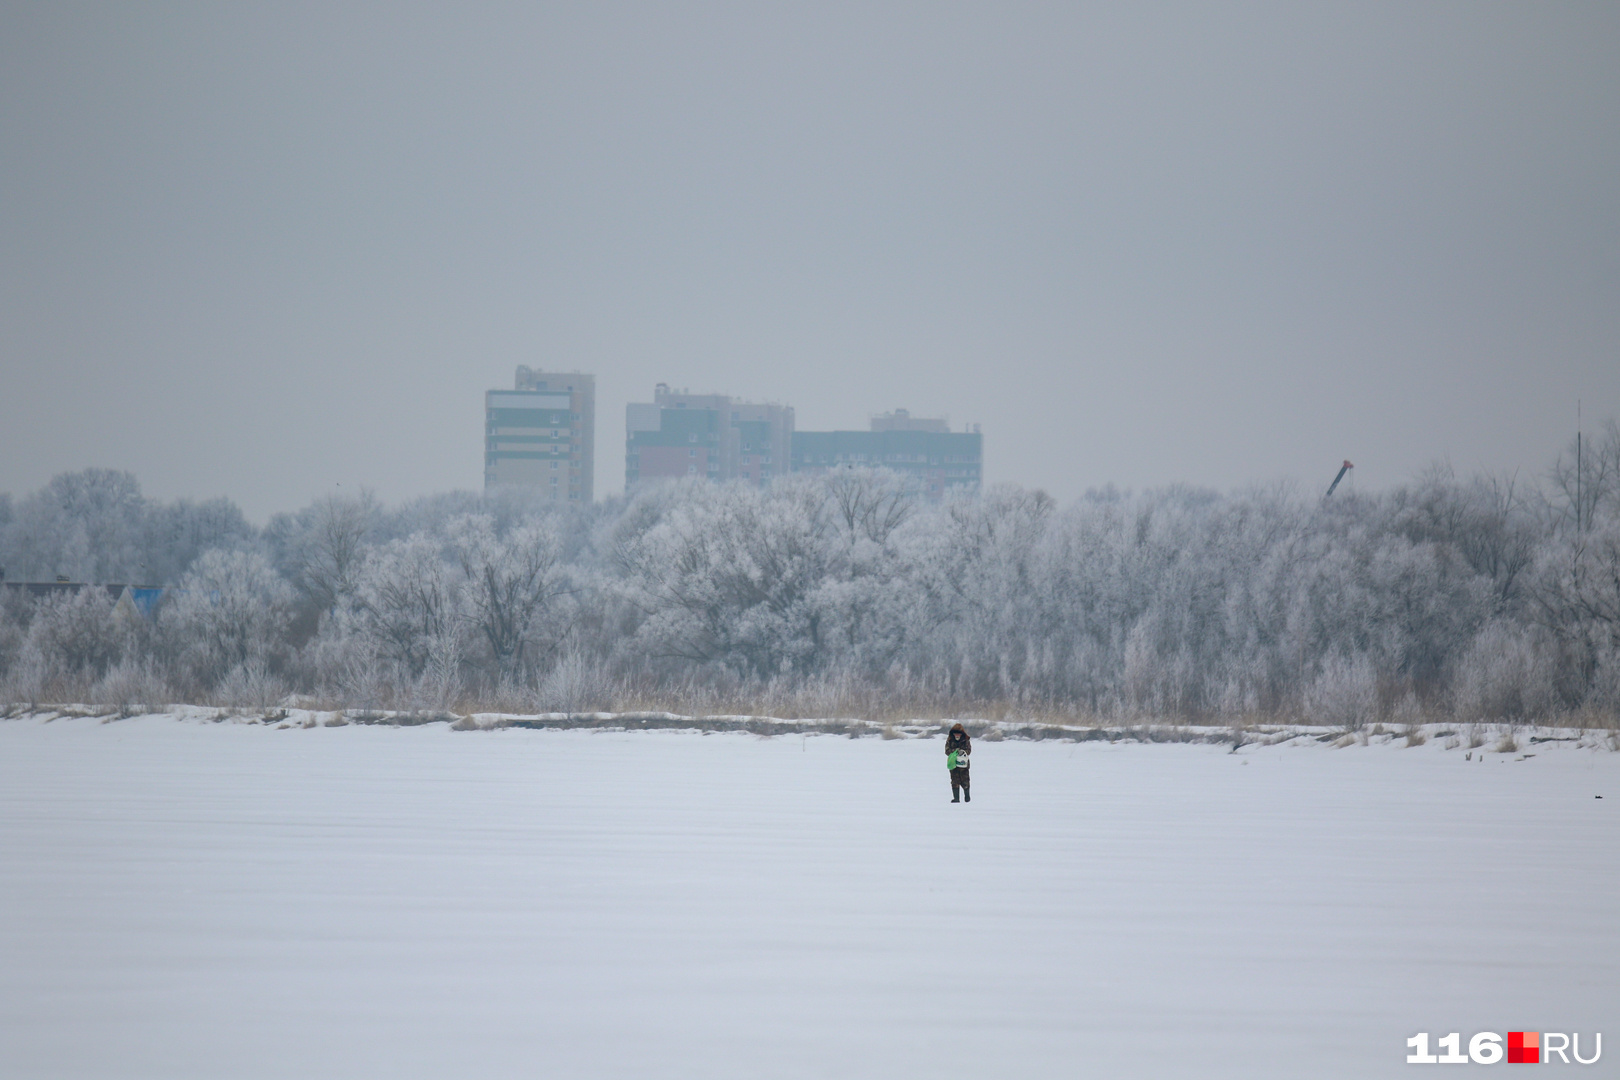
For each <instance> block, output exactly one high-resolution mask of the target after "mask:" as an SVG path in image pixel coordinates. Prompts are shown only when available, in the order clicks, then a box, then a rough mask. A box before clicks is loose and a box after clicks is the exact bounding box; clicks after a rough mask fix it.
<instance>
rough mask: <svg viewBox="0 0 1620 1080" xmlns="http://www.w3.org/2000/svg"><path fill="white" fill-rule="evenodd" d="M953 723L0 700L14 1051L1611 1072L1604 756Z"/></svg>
mask: <svg viewBox="0 0 1620 1080" xmlns="http://www.w3.org/2000/svg"><path fill="white" fill-rule="evenodd" d="M941 749H942V747H941V743H940V741H939V740H937V739H935V740H932V741H928V740H921V739H911V740H894V741H881V740H878V739H860V740H852V739H845V738H838V737H832V736H810V737H808V738H802V739H801V738H800V737H797V736H793V737H778V738H772V739H763V738H758V737H754V736H749V735H738V734H721V735H710V736H703V735H699V734H696V733H684V732H651V733H593V732H587V731H566V732H551V731H523V730H504V731H491V732H454V731H450V730H448V729H447V728H446V726H445V725H443V724H436V725H431V726H427V727H419V728H405V729H390V728H379V727H360V726H350V727H344V728H317V729H313V730H302V729H298V728H293V729H289V730H275V729H272V728H268V727H262V726H248V725H242V724H233V723H222V724H202V723H195V722H184V723H182V722H179V721H177V720H175V719H174V718H172V717H148V718H141V719H135V720H126V721H121V722H117V723H109V724H102V723H99V722H97V721H95V720H89V719H59V720H55V721H53V722H51V723H41V722H39V721H38V720H37V719H27V720H12V721H4V722H0V1075H3V1076H5V1077H8V1078H10V1077H53V1078H54V1077H96V1078H118V1077H152V1078H159V1077H161V1078H164V1080H177V1078H186V1077H207V1078H225V1077H277V1078H281V1077H298V1078H315V1077H323V1078H324V1077H343V1078H364V1077H388V1078H399V1077H446V1078H450V1077H539V1078H559V1077H560V1078H572V1077H630V1076H634V1077H693V1078H699V1077H701V1078H704V1080H715V1078H731V1077H737V1078H745V1077H746V1078H759V1077H873V1078H877V1077H884V1078H895V1077H928V1078H930V1080H943V1078H948V1077H973V1078H984V1080H996V1078H1019V1077H1041V1078H1045V1077H1078V1076H1085V1077H1228V1076H1230V1077H1240V1076H1241V1077H1340V1076H1342V1077H1379V1076H1397V1075H1399V1076H1408V1075H1411V1071H1412V1067H1411V1066H1407V1065H1406V1064H1405V1063H1404V1056H1405V1054H1406V1053H1407V1049H1406V1045H1405V1041H1406V1039H1407V1038H1408V1036H1410V1035H1412V1034H1414V1033H1416V1032H1418V1031H1420V1030H1426V1031H1429V1032H1432V1033H1435V1035H1436V1037H1438V1036H1439V1035H1443V1034H1444V1033H1446V1032H1448V1031H1460V1032H1462V1033H1463V1041H1464V1044H1465V1045H1466V1042H1467V1040H1468V1038H1469V1035H1470V1034H1471V1033H1473V1032H1476V1031H1485V1030H1491V1031H1497V1032H1502V1033H1505V1032H1506V1031H1508V1030H1509V1029H1513V1030H1521V1029H1529V1030H1541V1031H1547V1030H1552V1031H1566V1032H1568V1031H1580V1032H1582V1033H1590V1032H1593V1031H1603V1032H1604V1033H1605V1034H1606V1036H1607V1039H1606V1040H1605V1043H1606V1045H1605V1046H1604V1048H1603V1049H1604V1056H1603V1060H1602V1061H1601V1062H1600V1064H1599V1065H1597V1066H1595V1067H1590V1068H1579V1067H1577V1069H1578V1073H1579V1075H1582V1076H1614V1075H1620V1071H1617V1070H1616V1066H1615V1063H1616V1061H1617V1060H1620V1046H1615V1045H1612V1043H1613V1042H1615V1041H1620V859H1617V856H1620V827H1617V826H1620V820H1617V816H1616V815H1617V814H1620V784H1617V783H1616V780H1617V778H1620V753H1610V752H1604V751H1594V750H1590V749H1576V748H1574V747H1573V746H1572V745H1570V744H1549V745H1547V746H1541V747H1536V748H1533V750H1534V752H1535V753H1536V756H1535V757H1533V758H1530V759H1527V760H1513V758H1515V757H1517V755H1502V754H1495V753H1489V754H1485V755H1484V758H1485V760H1484V762H1483V763H1481V762H1480V760H1479V758H1480V757H1481V754H1480V752H1479V751H1475V754H1474V757H1475V760H1474V761H1472V762H1468V761H1465V760H1464V756H1463V754H1464V752H1463V751H1462V750H1450V751H1447V750H1444V749H1442V748H1440V747H1439V746H1436V745H1434V743H1432V742H1431V743H1430V744H1429V745H1427V746H1423V747H1417V748H1412V749H1405V748H1400V747H1399V746H1398V745H1390V746H1376V745H1375V746H1370V747H1349V748H1346V749H1342V750H1335V749H1332V748H1329V747H1326V746H1321V745H1318V744H1314V743H1313V744H1310V745H1289V746H1274V747H1246V748H1244V749H1243V750H1242V751H1241V752H1239V753H1236V754H1231V753H1227V752H1226V750H1227V748H1225V747H1215V746H1188V745H1126V744H1121V745H1112V746H1111V745H1108V744H1106V743H1085V744H1079V745H1073V744H1060V743H1020V742H1011V741H1008V742H1002V743H993V742H983V741H981V742H979V743H977V744H976V751H977V752H976V753H975V755H974V762H975V764H974V775H975V779H976V785H975V791H974V796H975V797H974V801H973V802H972V803H971V804H969V805H958V806H953V805H950V803H949V794H948V788H947V781H946V774H945V769H944V766H943V762H942V759H943V754H942V752H941ZM1597 795H1602V796H1604V798H1603V799H1601V800H1598V799H1596V798H1594V796H1597ZM1589 1047H1590V1042H1589V1040H1587V1039H1585V1038H1583V1053H1590V1049H1589ZM1426 1074H1427V1072H1426V1071H1420V1073H1419V1075H1426ZM1448 1075H1449V1074H1448Z"/></svg>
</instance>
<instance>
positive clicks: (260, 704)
mask: <svg viewBox="0 0 1620 1080" xmlns="http://www.w3.org/2000/svg"><path fill="white" fill-rule="evenodd" d="M286 696H287V685H286V683H284V682H282V681H281V680H280V679H278V678H277V677H276V676H275V675H274V674H272V673H271V671H270V667H269V665H268V664H266V663H265V662H264V660H263V659H257V658H256V659H252V660H248V661H246V662H244V663H241V664H238V665H236V666H235V667H234V668H232V669H231V670H230V672H229V673H227V674H226V676H225V678H224V679H222V680H220V683H219V687H218V688H217V689H216V690H215V691H214V697H215V699H216V700H217V702H218V703H219V704H220V705H223V706H225V707H227V708H235V709H267V708H269V707H270V706H272V705H274V704H276V703H277V702H279V701H280V700H281V699H282V698H284V697H286Z"/></svg>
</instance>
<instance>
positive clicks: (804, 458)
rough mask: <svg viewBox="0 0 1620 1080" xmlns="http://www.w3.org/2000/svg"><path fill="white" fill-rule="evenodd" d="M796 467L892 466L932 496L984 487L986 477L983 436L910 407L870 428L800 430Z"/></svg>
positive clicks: (801, 469) (875, 421)
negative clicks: (916, 413) (913, 411)
mask: <svg viewBox="0 0 1620 1080" xmlns="http://www.w3.org/2000/svg"><path fill="white" fill-rule="evenodd" d="M791 460H792V470H793V471H794V472H800V473H810V474H812V475H817V474H821V473H827V472H831V471H833V470H834V469H838V468H869V469H892V470H893V471H895V472H897V473H899V474H900V475H901V476H903V477H904V478H905V479H906V481H907V483H908V485H909V486H910V487H911V488H912V489H914V490H915V491H916V492H917V493H918V494H920V495H922V496H923V497H924V498H926V499H928V500H929V501H930V502H938V501H940V500H941V499H943V498H944V497H945V493H946V492H947V491H950V490H952V489H956V488H964V489H968V490H972V491H977V490H979V488H980V486H981V485H982V483H983V472H984V436H982V435H981V434H980V433H979V429H978V425H977V424H975V425H974V427H973V430H972V431H952V430H951V427H950V423H949V422H948V421H946V420H943V419H930V418H924V417H916V416H912V415H911V414H910V413H908V412H907V411H906V410H905V409H896V410H895V411H894V412H892V413H884V414H883V415H882V416H875V417H873V418H872V430H870V431H795V432H794V433H793V451H792V458H791Z"/></svg>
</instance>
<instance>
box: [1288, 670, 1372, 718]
mask: <svg viewBox="0 0 1620 1080" xmlns="http://www.w3.org/2000/svg"><path fill="white" fill-rule="evenodd" d="M1377 711H1378V680H1377V677H1376V676H1375V675H1374V673H1373V666H1372V661H1371V660H1369V659H1367V657H1365V656H1360V655H1358V656H1355V657H1343V656H1334V657H1329V658H1328V660H1327V661H1326V662H1325V663H1323V665H1322V670H1321V672H1319V673H1318V674H1317V676H1316V678H1315V679H1313V680H1312V681H1311V684H1310V686H1309V687H1308V688H1307V689H1306V691H1305V714H1306V717H1307V719H1309V720H1312V721H1314V722H1316V723H1319V724H1326V725H1327V726H1329V727H1339V728H1344V729H1345V730H1347V731H1355V730H1358V729H1360V728H1361V727H1362V726H1363V725H1365V724H1367V723H1368V722H1369V721H1370V720H1372V719H1373V717H1374V716H1375V715H1376V713H1377Z"/></svg>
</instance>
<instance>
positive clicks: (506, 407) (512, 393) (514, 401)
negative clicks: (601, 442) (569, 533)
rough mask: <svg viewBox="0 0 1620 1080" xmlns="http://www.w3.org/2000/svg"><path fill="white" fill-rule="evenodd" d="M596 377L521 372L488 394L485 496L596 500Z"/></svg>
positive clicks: (524, 369)
mask: <svg viewBox="0 0 1620 1080" xmlns="http://www.w3.org/2000/svg"><path fill="white" fill-rule="evenodd" d="M595 469H596V376H595V375H586V374H583V373H581V372H578V371H568V372H556V371H538V370H535V369H532V368H529V367H521V366H520V367H519V368H518V369H517V377H516V378H515V380H514V382H513V388H512V389H511V390H490V391H487V392H486V393H485V394H484V490H485V491H486V492H487V491H491V490H494V489H496V488H500V487H513V488H525V489H529V490H533V491H537V492H539V493H540V494H541V495H542V496H543V497H546V498H549V499H551V500H552V501H555V502H558V503H573V504H577V505H586V504H589V503H590V502H591V500H592V499H593V498H594V490H593V488H594V485H593V477H594V474H595Z"/></svg>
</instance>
